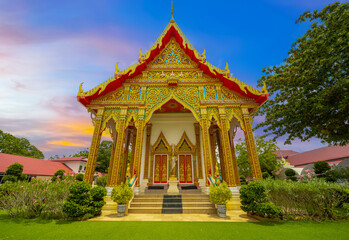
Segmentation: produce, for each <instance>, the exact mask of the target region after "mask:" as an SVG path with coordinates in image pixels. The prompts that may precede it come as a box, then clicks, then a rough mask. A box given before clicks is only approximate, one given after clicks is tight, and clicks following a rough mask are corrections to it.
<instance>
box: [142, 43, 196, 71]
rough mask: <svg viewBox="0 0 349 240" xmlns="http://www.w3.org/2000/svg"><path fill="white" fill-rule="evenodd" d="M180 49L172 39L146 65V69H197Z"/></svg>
mask: <svg viewBox="0 0 349 240" xmlns="http://www.w3.org/2000/svg"><path fill="white" fill-rule="evenodd" d="M197 67H198V66H197V64H196V63H195V62H194V61H192V60H191V59H190V58H189V56H187V54H185V52H184V51H183V50H182V49H181V47H180V46H179V44H178V43H177V41H176V40H175V39H174V38H172V39H171V40H170V42H169V43H168V44H167V45H166V47H165V48H164V49H163V50H162V51H161V52H160V54H159V55H158V56H157V57H156V58H155V59H154V60H153V61H152V62H151V63H150V64H149V65H148V68H150V69H152V68H197Z"/></svg>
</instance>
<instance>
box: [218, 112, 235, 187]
mask: <svg viewBox="0 0 349 240" xmlns="http://www.w3.org/2000/svg"><path fill="white" fill-rule="evenodd" d="M219 118H220V122H221V126H220V132H221V134H220V135H221V143H222V150H223V155H224V157H223V162H224V170H225V179H224V180H225V181H226V182H227V184H228V186H229V187H236V186H240V180H238V181H237V179H236V177H235V176H236V175H239V173H238V172H236V170H235V168H234V164H233V157H232V152H231V147H230V139H229V133H228V131H229V127H228V126H230V124H229V122H228V121H227V118H226V114H225V109H224V108H219Z"/></svg>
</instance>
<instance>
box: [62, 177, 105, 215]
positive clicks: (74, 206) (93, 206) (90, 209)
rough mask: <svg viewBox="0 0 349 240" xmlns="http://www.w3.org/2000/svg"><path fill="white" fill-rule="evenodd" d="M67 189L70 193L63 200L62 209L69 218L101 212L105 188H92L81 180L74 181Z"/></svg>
mask: <svg viewBox="0 0 349 240" xmlns="http://www.w3.org/2000/svg"><path fill="white" fill-rule="evenodd" d="M69 191H70V193H71V195H70V196H69V197H68V199H67V201H65V202H64V204H63V206H62V209H63V211H64V212H65V213H66V214H67V216H68V217H69V218H74V219H87V218H90V217H93V216H96V215H99V214H101V211H102V207H103V206H104V205H105V202H104V201H103V197H104V196H105V195H106V193H107V192H106V190H105V189H104V188H102V187H95V188H92V189H91V187H90V185H89V184H88V183H86V182H83V181H78V182H74V183H73V184H72V185H71V186H70V187H69Z"/></svg>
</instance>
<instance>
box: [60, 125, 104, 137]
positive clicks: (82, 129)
mask: <svg viewBox="0 0 349 240" xmlns="http://www.w3.org/2000/svg"><path fill="white" fill-rule="evenodd" d="M61 126H62V127H64V128H67V129H68V130H72V131H74V132H75V133H76V134H83V135H93V130H94V126H91V125H88V124H74V123H69V124H61ZM102 136H104V137H110V134H109V131H104V132H103V134H102Z"/></svg>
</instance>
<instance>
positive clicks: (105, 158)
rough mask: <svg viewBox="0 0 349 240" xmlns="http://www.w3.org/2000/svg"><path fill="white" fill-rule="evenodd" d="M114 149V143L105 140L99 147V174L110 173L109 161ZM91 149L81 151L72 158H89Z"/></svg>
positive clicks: (97, 167) (97, 168) (97, 169)
mask: <svg viewBox="0 0 349 240" xmlns="http://www.w3.org/2000/svg"><path fill="white" fill-rule="evenodd" d="M112 149H113V142H112V141H106V140H103V141H102V142H101V144H100V146H99V150H98V156H97V163H98V165H97V166H96V171H98V172H108V168H109V161H110V156H111V151H112ZM88 154H89V148H86V149H84V150H82V151H79V152H77V153H75V154H74V155H72V157H88Z"/></svg>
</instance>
